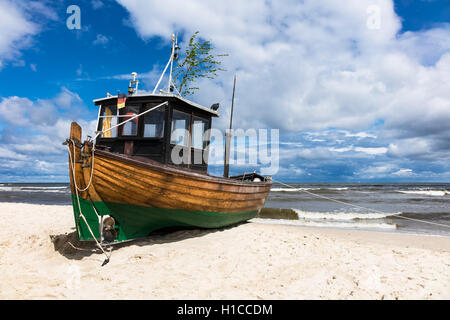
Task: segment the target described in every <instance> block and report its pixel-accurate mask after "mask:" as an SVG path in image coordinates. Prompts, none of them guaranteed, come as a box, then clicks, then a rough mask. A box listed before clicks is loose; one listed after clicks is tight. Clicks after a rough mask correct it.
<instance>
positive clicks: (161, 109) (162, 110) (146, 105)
mask: <svg viewBox="0 0 450 320" xmlns="http://www.w3.org/2000/svg"><path fill="white" fill-rule="evenodd" d="M158 104H160V102H146V103H144V104H143V105H142V108H141V113H142V112H145V111H147V110H149V109H151V108H153V107H156V106H157V105H158ZM154 111H156V112H160V113H161V114H162V120H163V125H162V130H161V135H160V136H153V137H146V136H145V119H146V118H147V117H150V116H151V115H152V114H154ZM154 111H150V112H149V113H147V114H145V115H143V116H142V117H139V118H142V119H141V122H142V124H141V132H140V134H139V137H140V138H142V139H145V140H163V139H165V137H166V126H167V120H168V113H169V107H168V106H167V105H164V106H161V107H159V108H158V109H155V110H154Z"/></svg>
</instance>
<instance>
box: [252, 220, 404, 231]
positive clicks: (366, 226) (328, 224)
mask: <svg viewBox="0 0 450 320" xmlns="http://www.w3.org/2000/svg"><path fill="white" fill-rule="evenodd" d="M250 222H257V223H264V224H281V225H294V226H305V227H328V228H345V229H355V228H356V229H382V230H395V229H397V225H396V224H389V223H383V222H377V223H368V222H353V223H348V222H342V221H341V222H338V221H333V222H331V221H329V222H318V221H308V220H285V219H261V218H254V219H251V220H250Z"/></svg>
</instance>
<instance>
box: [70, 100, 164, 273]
mask: <svg viewBox="0 0 450 320" xmlns="http://www.w3.org/2000/svg"><path fill="white" fill-rule="evenodd" d="M167 104H168V102H167V101H165V102H163V103H160V104H158V105H157V106H155V107H153V108H150V109H148V110H146V111H144V112H141V113H139V114H137V115H134V116H133V117H131V118H130V119H128V120H125V121H123V122H121V123H119V124H117V125H115V126H112V127H111V128H109V129H106V130H102V131H99V132H97V134H96V135H95V137H94V139H92V141H94V140H96V139H97V137H98V136H100V135H101V134H103V133H105V132H108V131H110V130H112V129H114V128H117V127H119V126H122V125H124V124H125V123H127V122H129V121H132V120H134V119H136V118H138V117H140V116H142V115H144V114H146V113H149V112H151V111H153V110H156V109H158V108H160V107H162V106H163V105H167ZM67 140H68V141H70V142H71V143H72V149H73V155H74V158H73V159H72V155H71V153H70V146H69V144H67V149H68V151H69V162H70V166H71V171H72V176H73V184H74V187H75V195H76V197H77V203H78V210H79V212H80V216H81V217H82V218H83V220H84V222H85V223H86V225H87V227H88V230H89V232H90V234H91V235H92V238H94V240H95V242H96V243H97V246H98V247H99V248H100V249H101V250H102V252H103V253H104V254H105V256H106V260H105V261H104V262H103V264H102V266H104V265H105V264H107V263H108V262H109V259H110V257H111V252H112V247H111V250H110V252H109V253H110V254H109V256H108V254H107V253H106V252H105V250H104V249H103V247H102V245H101V243H99V242H98V240H97V238H96V237H95V236H94V233H93V232H92V230H91V227H90V226H89V223H88V222H87V220H86V217H85V216H84V214H83V212H82V210H81V204H80V197H79V195H78V191H80V192H84V191H86V190H88V189H89V187H90V186H91V184H92V177H93V176H94V164H95V143H93V144H92V150H91V153H92V156H91V157H92V161H91V172H90V176H89V183H88V184H87V186H86V188H83V189H81V188H80V187H79V186H78V185H77V180H76V178H75V141H74V140H73V139H67ZM92 207H93V209H94V212H95V214H96V215H97V218H98V219H99V223H100V220H101V217H100V215H99V214H98V213H97V210H95V207H94V206H92Z"/></svg>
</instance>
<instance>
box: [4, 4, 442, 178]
mask: <svg viewBox="0 0 450 320" xmlns="http://www.w3.org/2000/svg"><path fill="white" fill-rule="evenodd" d="M72 4H75V5H78V6H79V7H80V9H81V29H80V30H69V29H68V28H67V27H66V19H67V18H68V17H69V14H67V13H66V9H67V7H68V6H69V5H72ZM449 23H450V3H449V2H448V1H431V0H430V1H425V0H424V1H420V0H416V1H411V0H398V1H391V0H370V1H369V0H367V1H366V0H351V1H346V2H345V3H344V4H343V3H342V2H340V1H332V0H315V1H312V0H305V1H295V0H283V1H277V2H272V1H256V0H255V1H246V2H242V1H236V2H233V3H231V2H229V1H215V2H214V4H213V3H211V2H210V1H201V0H189V1H183V2H180V1H178V2H177V1H175V0H170V1H165V2H164V3H163V2H159V1H138V0H118V1H112V0H84V1H62V0H61V1H58V0H55V1H50V0H49V1H9V0H0V182H19V181H30V182H36V181H42V182H49V181H58V182H60V181H68V169H67V153H66V150H65V149H64V147H63V146H62V145H61V142H62V141H64V140H65V138H66V137H67V135H68V130H69V129H68V127H69V125H70V122H71V121H78V122H79V123H80V124H81V125H82V126H83V128H84V129H85V132H90V131H92V130H93V124H94V122H95V118H96V115H97V114H96V112H97V109H96V107H95V106H94V105H93V103H92V100H93V99H95V98H99V97H103V96H104V95H105V94H106V92H110V93H114V94H115V93H117V90H121V91H122V92H125V91H126V88H127V85H128V79H129V76H128V75H129V74H130V73H131V72H133V71H135V72H138V74H139V78H140V80H141V88H142V89H144V90H151V89H152V88H153V85H154V84H155V82H156V80H157V77H158V76H159V73H160V72H161V70H162V68H163V67H164V65H165V63H166V62H167V59H168V56H169V53H170V52H169V37H170V34H171V33H172V32H176V33H177V34H178V37H179V40H180V44H181V47H182V49H183V42H184V41H186V37H187V36H189V35H190V34H192V33H193V32H195V31H196V30H199V31H200V35H202V36H203V37H205V38H206V39H210V40H212V42H213V44H214V45H215V47H216V50H217V52H218V53H229V54H230V56H229V57H226V58H224V59H223V64H224V66H225V67H226V68H227V71H226V72H224V73H222V74H221V75H220V76H219V77H218V78H217V79H215V80H214V81H208V82H207V81H202V82H201V83H200V87H201V90H200V92H199V93H198V94H197V95H196V96H194V97H192V99H193V100H194V101H196V102H199V103H201V104H204V105H206V106H209V105H211V104H212V103H215V102H220V103H221V108H220V109H219V111H220V113H221V115H222V117H221V118H220V119H217V120H215V122H214V126H216V127H218V128H221V129H223V128H225V127H226V125H227V121H228V116H229V106H230V98H231V90H232V88H231V85H232V78H233V75H234V74H237V77H238V87H237V94H236V109H235V112H236V113H235V116H234V119H235V120H234V125H235V127H239V128H245V129H246V128H256V129H258V128H277V129H280V170H279V173H278V174H277V175H276V177H275V178H277V179H279V180H283V181H316V182H327V181H330V182H331V181H334V182H336V181H342V182H365V181H398V182H404V181H430V182H432V181H446V182H448V181H450V165H449V163H450V161H449V160H450V142H449V141H450V93H449V92H450V90H449V88H450V24H449ZM244 169H252V168H243V167H239V166H234V167H232V168H231V170H232V173H236V174H237V173H241V171H242V170H244ZM210 172H211V173H213V174H220V173H221V168H220V166H217V165H215V166H214V165H213V166H211V169H210Z"/></svg>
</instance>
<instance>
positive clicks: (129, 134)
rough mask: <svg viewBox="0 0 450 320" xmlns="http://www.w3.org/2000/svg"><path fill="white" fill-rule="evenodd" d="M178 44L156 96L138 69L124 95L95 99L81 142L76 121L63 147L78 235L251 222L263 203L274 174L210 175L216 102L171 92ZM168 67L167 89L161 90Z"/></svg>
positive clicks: (120, 235)
mask: <svg viewBox="0 0 450 320" xmlns="http://www.w3.org/2000/svg"><path fill="white" fill-rule="evenodd" d="M177 49H178V46H177V45H176V42H175V40H174V37H172V53H171V57H170V59H169V62H168V64H167V65H166V68H165V69H164V71H163V73H162V75H161V77H160V79H159V81H158V83H157V84H156V86H155V89H154V90H153V92H152V93H144V94H140V93H139V91H138V84H139V80H137V78H136V76H137V74H136V73H133V74H132V80H131V81H130V84H129V87H128V92H127V94H126V95H125V94H120V93H118V94H117V95H116V96H113V95H111V94H109V93H108V94H107V95H106V97H103V98H100V99H96V100H94V103H95V105H96V106H97V107H98V118H97V131H96V134H95V137H94V138H92V137H89V136H88V137H87V138H86V139H85V140H84V141H83V142H82V128H81V127H80V126H79V125H78V124H77V123H75V122H73V123H72V124H71V128H70V136H69V138H68V139H67V140H66V142H65V144H66V145H67V147H68V151H69V171H70V186H71V193H72V204H73V213H74V219H75V226H76V232H77V235H78V239H79V240H95V241H97V243H101V244H104V243H106V244H111V243H117V242H122V241H127V240H131V239H136V238H141V237H146V236H148V235H149V234H150V233H151V232H153V231H154V230H157V229H161V228H166V227H196V228H220V227H224V226H229V225H233V224H236V223H239V222H243V221H246V220H249V219H251V218H253V217H255V216H256V215H257V214H258V212H259V211H260V210H261V208H262V207H263V206H264V203H265V200H266V198H267V195H268V193H269V191H270V186H271V179H270V177H263V176H261V175H259V174H257V173H256V172H253V173H247V174H242V175H238V176H233V177H228V167H226V170H224V172H226V173H225V174H224V177H216V176H212V175H210V174H208V172H207V171H208V150H209V145H210V137H209V135H208V134H207V132H208V130H209V129H210V128H211V122H212V119H213V118H215V117H218V116H219V114H218V112H217V109H218V104H214V105H212V106H211V107H210V108H207V107H204V106H202V105H199V104H197V103H194V102H192V101H190V100H188V99H185V98H183V97H181V95H180V94H179V93H174V92H173V91H174V90H176V88H175V86H174V85H173V81H172V66H173V61H174V60H175V59H176V57H177ZM169 66H170V68H169V70H170V73H169V82H168V86H167V90H162V89H161V90H159V92H157V89H158V88H159V85H160V83H161V79H163V75H164V73H165V72H166V70H167V69H168V67H169ZM233 97H234V89H233ZM233 102H234V98H233ZM230 126H231V124H230ZM227 148H229V140H227ZM225 153H226V154H227V152H225ZM174 154H175V155H176V156H177V157H175V158H176V159H174ZM228 154H229V151H228ZM179 159H181V160H184V161H178V160H179ZM225 163H226V164H227V163H228V161H227V160H226V161H225Z"/></svg>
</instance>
